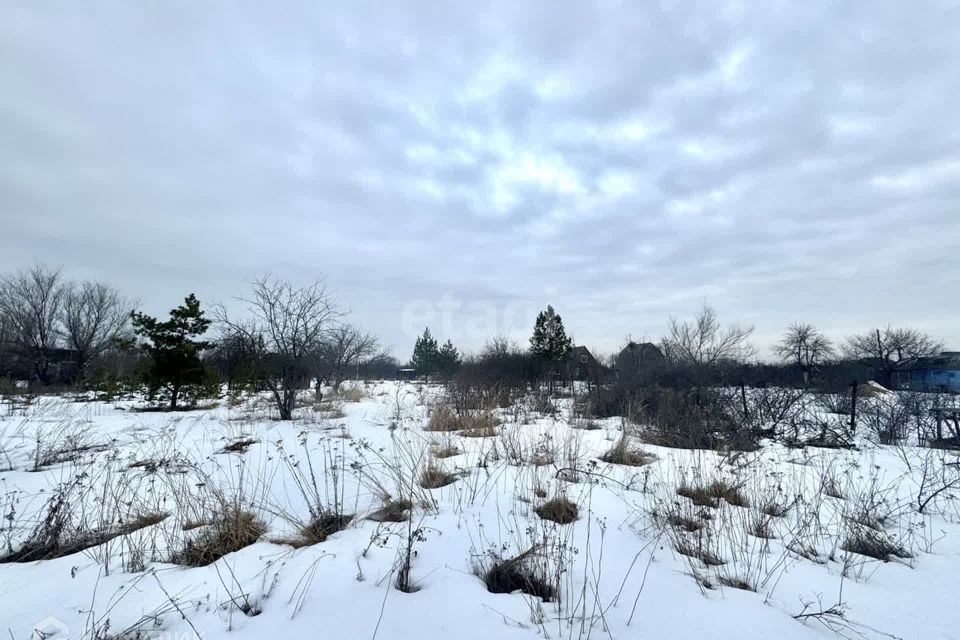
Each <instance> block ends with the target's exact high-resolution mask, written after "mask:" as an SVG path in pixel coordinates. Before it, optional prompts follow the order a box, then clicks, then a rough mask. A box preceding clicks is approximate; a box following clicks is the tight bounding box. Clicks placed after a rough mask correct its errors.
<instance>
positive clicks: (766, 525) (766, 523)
mask: <svg viewBox="0 0 960 640" xmlns="http://www.w3.org/2000/svg"><path fill="white" fill-rule="evenodd" d="M771 519H772V518H771V517H767V518H756V519H755V520H754V521H753V522H752V523H751V524H750V526H749V528H748V532H749V533H750V535H752V536H754V537H757V538H763V539H764V540H773V539H774V538H776V537H777V536H775V535H774V533H773V527H771V526H770V520H771Z"/></svg>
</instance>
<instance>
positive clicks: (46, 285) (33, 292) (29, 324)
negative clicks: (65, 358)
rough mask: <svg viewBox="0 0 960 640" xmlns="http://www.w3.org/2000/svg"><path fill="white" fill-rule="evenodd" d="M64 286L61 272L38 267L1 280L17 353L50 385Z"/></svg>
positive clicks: (2, 310) (0, 310)
mask: <svg viewBox="0 0 960 640" xmlns="http://www.w3.org/2000/svg"><path fill="white" fill-rule="evenodd" d="M63 294H64V287H63V281H62V278H61V275H60V269H59V268H57V269H54V268H51V267H48V266H45V265H41V264H37V265H34V266H33V267H31V268H30V269H26V270H23V271H19V272H17V273H14V274H10V275H5V276H2V277H0V315H3V316H4V317H5V318H6V323H7V326H8V327H9V328H8V331H9V334H10V341H11V343H12V346H13V349H14V351H15V352H16V353H17V354H18V355H19V356H21V357H23V358H25V359H26V360H27V362H28V363H29V366H30V368H31V370H32V373H33V375H34V376H35V377H36V378H37V379H38V380H39V381H40V382H42V383H44V384H50V381H51V372H50V355H51V352H52V350H53V349H54V348H56V347H57V338H58V337H59V331H58V326H57V325H58V321H59V316H60V310H61V307H62V305H63Z"/></svg>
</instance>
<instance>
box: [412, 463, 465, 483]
mask: <svg viewBox="0 0 960 640" xmlns="http://www.w3.org/2000/svg"><path fill="white" fill-rule="evenodd" d="M456 481H457V476H456V475H454V474H452V473H450V472H448V471H444V470H443V469H441V468H440V467H437V466H434V465H432V464H431V465H427V467H426V468H425V469H424V470H423V473H421V474H420V486H421V487H423V488H424V489H439V488H440V487H445V486H447V485H450V484H453V483H454V482H456Z"/></svg>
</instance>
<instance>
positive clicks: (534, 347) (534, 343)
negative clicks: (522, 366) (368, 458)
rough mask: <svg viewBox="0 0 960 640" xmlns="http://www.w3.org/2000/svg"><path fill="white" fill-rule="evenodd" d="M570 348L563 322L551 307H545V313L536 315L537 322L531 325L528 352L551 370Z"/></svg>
mask: <svg viewBox="0 0 960 640" xmlns="http://www.w3.org/2000/svg"><path fill="white" fill-rule="evenodd" d="M572 347H573V341H572V340H571V339H570V338H569V337H567V332H566V330H565V329H564V328H563V320H562V319H561V318H560V316H559V315H558V314H557V312H556V311H554V310H553V307H552V306H550V305H547V308H546V310H545V311H541V312H540V313H539V314H537V321H536V323H535V324H534V325H533V335H532V336H531V337H530V352H531V353H532V354H533V356H534V357H535V358H536V359H537V360H539V361H540V362H541V363H542V364H543V365H544V366H545V367H548V368H550V369H552V368H553V367H555V366H556V365H557V364H559V363H560V362H562V361H563V359H564V358H566V357H567V354H568V353H570V349H571V348H572ZM551 383H552V380H551Z"/></svg>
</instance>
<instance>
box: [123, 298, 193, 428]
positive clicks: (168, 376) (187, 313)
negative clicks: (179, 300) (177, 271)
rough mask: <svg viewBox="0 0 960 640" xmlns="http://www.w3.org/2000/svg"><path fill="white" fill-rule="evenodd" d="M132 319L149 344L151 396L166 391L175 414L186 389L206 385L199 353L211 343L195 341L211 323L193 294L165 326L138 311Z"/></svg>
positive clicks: (138, 333) (135, 329)
mask: <svg viewBox="0 0 960 640" xmlns="http://www.w3.org/2000/svg"><path fill="white" fill-rule="evenodd" d="M130 317H131V320H132V322H133V328H134V331H135V332H136V334H137V335H138V336H140V337H142V338H144V339H145V340H147V341H148V344H147V347H146V349H147V352H148V353H149V354H150V358H151V359H152V362H151V364H150V369H149V371H148V372H147V379H148V383H149V385H150V391H151V395H152V394H154V393H156V392H157V391H158V390H159V389H161V388H163V387H166V389H167V390H168V391H169V392H170V409H171V410H175V409H176V408H177V400H178V399H179V397H180V393H181V391H182V390H183V389H184V387H186V386H189V385H195V384H200V383H202V382H203V379H204V374H205V370H204V367H203V363H202V362H201V361H200V352H201V351H203V350H204V349H206V348H207V347H208V346H210V343H208V342H204V341H202V340H195V339H194V338H197V337H199V336H202V335H203V334H204V333H206V331H207V329H209V328H210V320H208V319H207V318H204V317H203V311H201V310H200V301H199V300H197V297H196V296H195V295H193V294H192V293H191V294H190V295H189V296H187V297H186V298H185V299H184V301H183V304H182V305H180V306H179V307H177V308H176V309H173V310H172V311H170V319H169V320H166V321H164V322H160V321H159V320H157V319H156V318H154V317H152V316H148V315H146V314H143V313H139V312H136V311H134V312H133V313H132V314H130Z"/></svg>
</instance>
